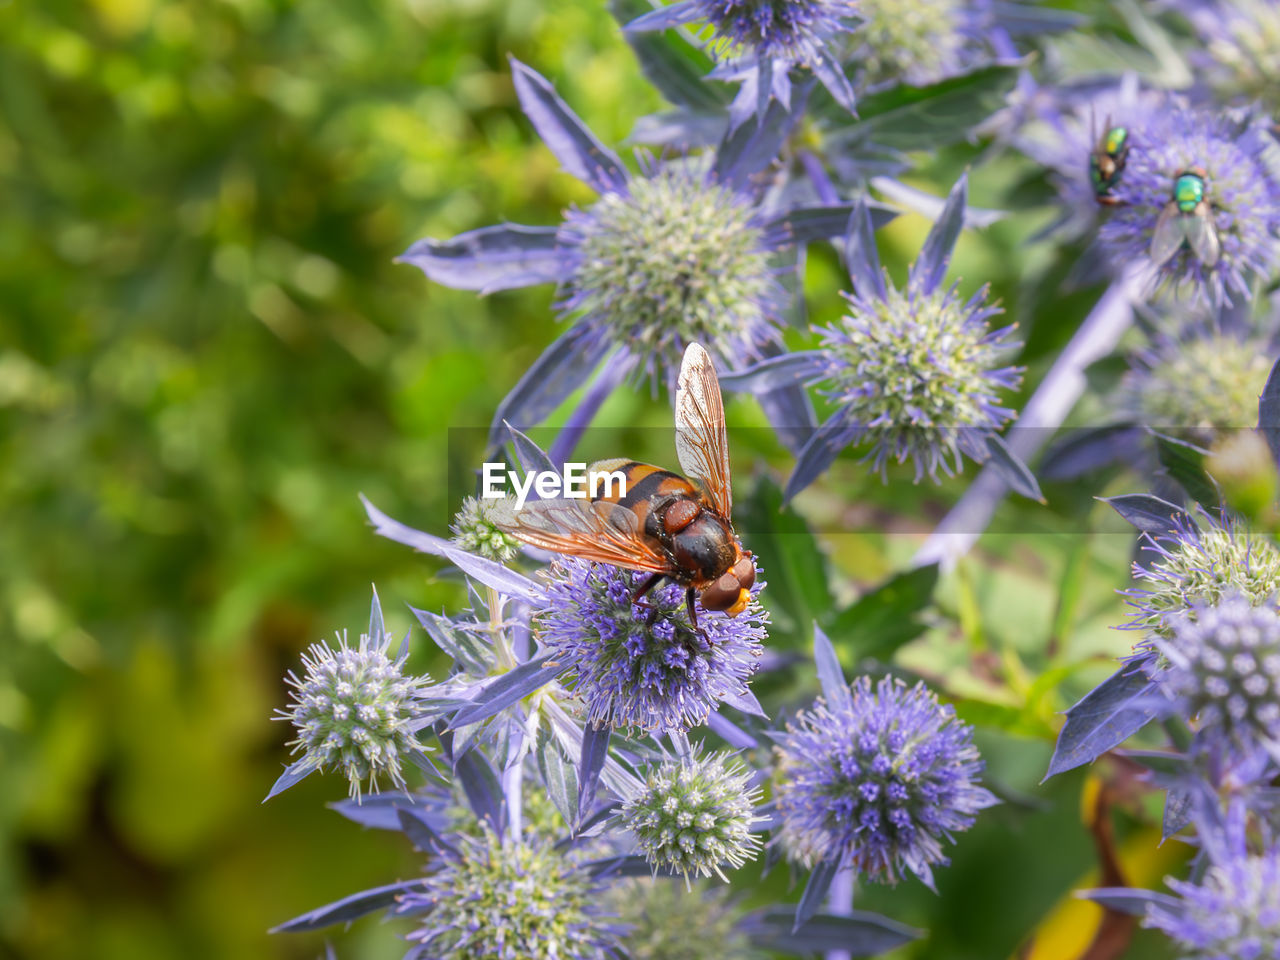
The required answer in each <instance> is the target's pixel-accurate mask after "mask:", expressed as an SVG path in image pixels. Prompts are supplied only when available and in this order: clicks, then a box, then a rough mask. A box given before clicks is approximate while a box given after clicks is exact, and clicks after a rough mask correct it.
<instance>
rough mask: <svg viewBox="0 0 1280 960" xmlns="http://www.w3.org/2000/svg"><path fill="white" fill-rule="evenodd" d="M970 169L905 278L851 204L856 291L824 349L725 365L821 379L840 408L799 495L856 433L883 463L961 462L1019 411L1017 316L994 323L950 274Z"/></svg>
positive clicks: (741, 378)
mask: <svg viewBox="0 0 1280 960" xmlns="http://www.w3.org/2000/svg"><path fill="white" fill-rule="evenodd" d="M966 189H967V187H966V179H965V178H963V177H962V178H961V180H960V182H959V183H957V184H956V185H955V187H954V188H953V189H952V191H951V194H950V196H949V197H948V198H947V203H946V207H945V208H944V210H943V212H942V215H941V216H940V217H939V218H938V220H937V222H936V223H935V224H934V227H933V229H932V230H931V231H930V233H929V236H928V238H927V239H926V240H925V244H924V249H923V251H922V252H921V255H920V257H919V258H918V259H917V260H916V262H915V263H914V264H913V265H912V267H911V273H910V276H909V279H908V281H907V287H906V289H905V290H899V289H897V288H896V287H894V286H893V285H892V284H891V283H889V282H888V277H887V275H886V274H885V273H884V271H883V270H882V269H881V267H880V260H879V257H878V255H877V253H876V248H875V241H874V239H873V235H872V224H871V221H870V219H869V217H868V216H867V215H866V214H865V211H863V212H862V213H859V212H858V211H855V213H854V215H853V218H852V221H851V224H850V233H849V237H848V248H847V256H846V259H847V261H848V264H849V270H850V274H851V276H852V279H853V286H854V292H853V293H850V294H846V298H847V299H848V301H849V312H848V313H847V314H846V316H845V317H844V318H843V319H842V320H841V321H839V322H838V323H836V324H834V325H832V326H830V327H827V328H825V329H823V330H822V331H821V333H822V347H821V349H819V350H815V351H807V352H801V353H794V354H790V355H788V356H786V357H782V358H777V359H774V360H766V361H764V362H763V363H760V364H757V365H756V366H754V367H752V368H750V369H748V370H745V371H743V372H742V373H741V374H738V375H732V374H731V375H728V376H722V377H721V385H722V386H725V387H727V388H728V389H739V390H740V389H745V388H748V387H752V386H755V387H759V386H760V382H761V381H763V383H764V384H766V385H767V384H770V383H776V382H777V381H778V378H779V376H790V377H794V378H796V379H801V380H805V381H807V382H809V383H818V384H820V386H819V390H820V391H821V392H822V393H824V394H825V395H826V396H827V397H828V398H829V399H830V400H831V401H832V403H833V404H834V405H835V407H836V410H835V412H834V413H833V414H832V415H831V416H830V418H828V420H827V421H826V423H824V424H823V425H822V426H821V427H819V428H818V429H817V431H815V432H814V433H813V435H812V436H811V437H810V439H809V441H808V442H807V443H806V444H805V446H804V448H803V449H801V451H800V453H799V454H798V455H797V458H796V466H795V470H794V471H793V472H792V474H791V477H790V479H789V480H788V481H787V488H786V493H785V495H786V497H787V498H788V499H790V498H791V497H793V496H795V495H796V494H797V493H799V492H800V491H801V490H803V489H804V488H805V487H807V486H808V485H809V484H810V483H812V482H813V481H814V480H815V479H816V478H817V477H818V475H819V474H821V473H822V472H823V471H824V470H826V469H827V467H829V466H830V465H831V463H832V461H833V460H835V458H836V456H837V455H838V454H839V453H840V451H841V450H843V449H844V448H845V447H846V446H849V445H851V444H852V445H864V446H866V447H867V448H868V449H867V453H866V459H868V460H870V461H871V464H872V466H873V468H874V469H875V470H876V471H877V472H879V473H880V474H881V476H885V475H886V468H887V465H888V463H889V461H890V460H893V461H896V462H898V463H902V462H904V461H906V460H908V459H911V460H913V461H914V462H915V474H916V480H917V481H919V480H920V479H921V478H922V477H923V476H924V475H925V474H928V475H929V476H930V477H931V478H932V479H934V480H937V479H938V472H939V471H941V472H943V473H945V474H948V475H950V474H953V473H954V472H956V471H958V470H959V469H960V468H961V465H962V456H968V457H969V458H970V459H973V460H976V461H979V462H983V461H986V460H987V459H988V458H989V457H990V449H991V448H990V444H991V443H992V442H993V440H992V438H993V437H994V436H995V434H996V432H997V431H998V430H999V429H1000V428H1001V427H1002V426H1003V425H1004V424H1005V423H1007V422H1008V421H1009V420H1011V419H1012V418H1013V417H1014V411H1012V410H1010V409H1008V408H1007V407H1003V406H1001V405H1000V397H999V394H1000V391H1002V390H1010V389H1014V388H1016V387H1017V386H1018V385H1019V384H1020V383H1021V371H1020V369H1019V368H1017V367H1011V366H999V365H998V363H999V358H1000V357H1001V355H1002V354H1004V353H1005V352H1007V351H1008V350H1009V349H1010V345H1009V344H1008V343H1007V342H1006V341H1007V339H1008V337H1009V334H1010V332H1011V330H1012V328H1011V327H1004V328H999V329H992V328H991V327H990V325H989V324H988V320H989V319H990V318H991V317H992V316H994V315H996V314H997V313H999V312H1000V310H999V308H998V307H996V306H993V305H990V304H988V303H987V302H986V295H987V291H986V288H985V287H984V288H982V289H981V290H979V291H978V292H977V293H976V294H974V295H973V296H972V297H970V298H969V299H967V300H965V299H963V298H961V297H960V296H959V295H958V294H957V293H956V289H955V286H951V287H944V286H942V280H943V277H944V275H945V274H946V271H947V265H948V263H949V262H950V259H951V250H952V247H953V246H954V245H955V241H956V238H957V237H958V236H959V233H960V229H961V224H962V222H963V216H964V206H965V195H966Z"/></svg>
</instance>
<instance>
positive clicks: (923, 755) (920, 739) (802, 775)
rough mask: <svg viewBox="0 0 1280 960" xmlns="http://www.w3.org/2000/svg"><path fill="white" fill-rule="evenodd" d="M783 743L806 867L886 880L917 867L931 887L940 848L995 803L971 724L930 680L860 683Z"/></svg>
mask: <svg viewBox="0 0 1280 960" xmlns="http://www.w3.org/2000/svg"><path fill="white" fill-rule="evenodd" d="M776 740H777V746H776V747H775V750H776V752H777V758H778V765H777V770H776V776H775V781H774V798H775V802H776V803H777V807H778V813H779V815H780V816H781V817H782V834H781V835H782V841H783V844H784V845H785V847H786V849H787V851H788V854H789V855H790V856H791V857H792V858H794V859H796V860H798V861H799V862H800V863H802V864H804V865H805V866H813V865H814V864H816V863H818V862H820V861H831V860H835V861H838V863H839V864H840V866H851V867H854V868H855V869H857V870H859V871H860V872H862V873H863V874H865V875H866V876H867V878H868V879H871V880H875V881H885V882H889V883H896V882H897V881H898V879H899V877H900V876H901V875H902V874H903V872H904V871H910V872H911V873H913V874H915V875H916V876H917V877H919V878H920V879H921V880H922V881H923V882H924V883H925V884H927V885H928V886H929V887H931V888H932V887H933V869H932V867H933V865H935V864H946V863H947V862H948V860H947V858H946V857H945V856H944V855H943V853H942V842H943V841H944V840H951V839H952V834H954V833H957V832H959V831H961V830H967V829H968V828H969V827H970V826H972V825H973V822H974V817H975V814H977V812H978V811H979V810H982V809H983V808H985V807H989V806H991V805H992V804H994V803H996V802H997V801H996V799H995V797H994V796H992V794H991V793H990V791H988V790H986V789H985V788H984V787H981V786H979V785H978V783H977V781H978V777H979V775H980V774H981V772H982V768H983V763H982V760H981V758H980V757H979V756H978V751H977V748H976V747H974V745H973V728H972V727H970V726H968V725H967V724H964V723H962V722H960V721H959V720H957V719H956V716H955V710H954V709H953V708H952V707H951V706H950V705H946V706H944V705H942V704H940V703H939V702H938V699H937V697H935V696H934V695H933V694H932V693H930V692H929V691H928V689H926V688H925V686H924V685H923V684H916V685H915V686H914V687H908V686H906V685H905V684H904V683H903V682H902V681H901V680H895V679H892V678H889V677H885V678H883V679H882V680H880V682H879V683H877V684H876V685H875V686H874V687H873V686H872V684H871V680H870V679H869V678H868V677H859V678H858V679H857V680H855V681H854V682H853V684H852V685H851V686H850V695H849V697H848V698H842V699H841V702H839V703H829V702H827V701H826V700H825V699H823V698H819V699H818V700H817V701H816V703H815V704H814V705H813V706H812V707H811V708H810V709H808V710H804V711H801V712H800V713H799V714H798V715H797V716H796V718H795V720H793V721H792V722H790V723H788V724H787V728H786V730H785V731H784V732H783V733H781V734H779V735H778V736H777V737H776Z"/></svg>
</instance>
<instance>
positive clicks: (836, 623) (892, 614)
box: [823, 563, 938, 660]
mask: <svg viewBox="0 0 1280 960" xmlns="http://www.w3.org/2000/svg"><path fill="white" fill-rule="evenodd" d="M937 583H938V565H937V564H936V563H932V564H929V565H928V566H927V567H916V568H915V569H914V570H908V571H906V572H905V573H900V574H898V575H897V576H895V577H893V578H892V579H890V580H888V581H887V582H885V583H884V584H882V585H881V586H879V587H878V588H876V589H875V590H873V591H871V592H870V593H868V594H866V595H865V596H863V597H860V598H859V599H858V601H857V602H856V603H855V604H854V605H853V606H851V607H849V608H848V609H846V610H844V611H842V612H841V613H838V614H836V615H835V616H833V617H831V618H830V619H828V620H825V621H823V625H824V626H825V627H826V629H827V632H828V633H830V634H831V636H832V638H833V639H834V640H837V641H838V640H841V639H845V640H846V642H845V643H844V644H843V646H844V647H845V648H846V649H849V650H852V651H853V653H854V656H855V657H856V658H862V657H874V658H876V659H880V660H884V659H887V658H888V657H890V656H892V655H893V653H894V651H896V650H897V649H898V648H899V647H901V646H902V645H903V644H905V643H908V642H910V641H912V640H914V639H915V638H916V637H918V636H920V634H921V633H923V632H924V630H925V626H926V625H925V624H924V623H922V622H921V621H920V619H919V616H918V615H919V613H920V611H921V610H923V609H924V608H925V607H927V606H928V605H929V603H930V601H931V600H932V599H933V588H934V587H935V586H936V585H937ZM837 649H839V647H837Z"/></svg>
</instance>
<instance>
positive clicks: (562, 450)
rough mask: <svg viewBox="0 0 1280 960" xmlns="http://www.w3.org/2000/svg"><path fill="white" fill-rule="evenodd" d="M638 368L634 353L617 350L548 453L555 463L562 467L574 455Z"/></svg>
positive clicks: (589, 388) (606, 362)
mask: <svg viewBox="0 0 1280 960" xmlns="http://www.w3.org/2000/svg"><path fill="white" fill-rule="evenodd" d="M635 364H636V358H635V355H634V354H632V353H631V351H630V350H616V351H614V352H613V354H611V355H610V357H609V359H607V360H606V361H605V362H604V366H603V367H601V368H600V372H599V373H598V374H596V379H595V381H594V382H593V383H592V384H591V386H590V387H588V388H587V392H586V393H584V394H583V395H582V401H581V402H580V403H579V404H578V406H577V408H576V409H575V410H574V411H573V413H571V414H570V415H569V419H568V420H567V421H565V425H564V427H563V428H561V430H560V433H559V434H558V435H557V436H556V439H555V441H554V442H553V443H552V444H551V449H550V450H548V451H547V456H548V457H550V458H551V462H552V463H556V464H562V463H564V461H565V459H566V458H567V457H568V456H569V454H571V453H573V448H574V447H576V446H577V445H578V441H579V440H581V439H582V435H583V434H584V433H586V431H587V427H589V426H591V421H592V420H594V419H595V417H596V414H597V413H599V412H600V408H601V407H602V406H603V405H604V402H605V400H607V399H609V395H610V394H611V393H613V391H614V389H615V388H616V387H617V386H618V384H620V383H622V381H623V380H625V379H626V377H627V375H628V374H629V373H630V372H631V370H632V368H633V367H634V366H635Z"/></svg>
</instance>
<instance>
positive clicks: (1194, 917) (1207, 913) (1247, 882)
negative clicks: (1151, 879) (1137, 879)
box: [1142, 845, 1280, 960]
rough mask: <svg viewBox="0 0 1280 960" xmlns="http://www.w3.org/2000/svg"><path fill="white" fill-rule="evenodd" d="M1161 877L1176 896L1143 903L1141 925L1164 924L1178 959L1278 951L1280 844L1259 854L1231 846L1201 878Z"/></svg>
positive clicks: (1242, 959)
mask: <svg viewBox="0 0 1280 960" xmlns="http://www.w3.org/2000/svg"><path fill="white" fill-rule="evenodd" d="M1240 846H1241V847H1242V846H1243V845H1240ZM1166 883H1168V885H1169V889H1171V890H1172V891H1173V892H1174V893H1176V894H1178V895H1179V897H1180V898H1181V899H1179V900H1176V901H1174V902H1172V903H1166V902H1163V901H1155V902H1152V903H1148V904H1147V913H1146V916H1145V917H1144V918H1143V921H1142V925H1143V926H1144V927H1154V928H1155V929H1157V930H1163V931H1164V932H1165V933H1166V934H1167V935H1168V936H1169V937H1170V938H1171V939H1172V940H1173V941H1174V943H1175V944H1176V945H1177V946H1178V956H1179V957H1180V958H1182V960H1274V958H1276V957H1280V847H1274V846H1273V847H1271V848H1270V849H1268V850H1266V851H1265V852H1264V853H1262V854H1260V855H1258V854H1251V853H1248V852H1247V851H1245V850H1244V849H1238V850H1234V851H1232V855H1231V856H1220V857H1219V858H1218V860H1217V862H1215V863H1213V864H1211V865H1210V867H1209V868H1208V870H1207V871H1206V873H1205V875H1204V879H1203V881H1202V882H1200V883H1191V882H1190V881H1186V880H1176V879H1174V878H1173V877H1169V878H1168V879H1167V880H1166Z"/></svg>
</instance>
